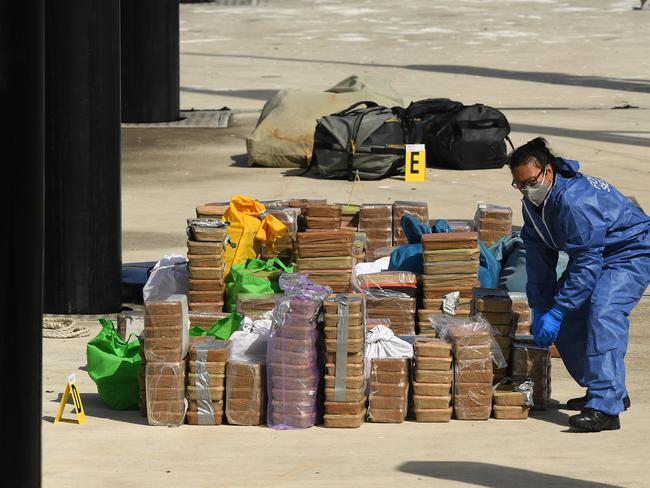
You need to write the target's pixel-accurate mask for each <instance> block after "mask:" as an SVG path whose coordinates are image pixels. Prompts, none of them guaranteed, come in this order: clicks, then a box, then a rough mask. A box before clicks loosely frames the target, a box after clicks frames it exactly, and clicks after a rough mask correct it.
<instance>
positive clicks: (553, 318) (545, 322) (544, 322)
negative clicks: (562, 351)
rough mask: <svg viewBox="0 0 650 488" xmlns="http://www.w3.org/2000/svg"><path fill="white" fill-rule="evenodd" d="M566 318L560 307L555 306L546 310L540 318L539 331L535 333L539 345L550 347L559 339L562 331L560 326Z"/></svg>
mask: <svg viewBox="0 0 650 488" xmlns="http://www.w3.org/2000/svg"><path fill="white" fill-rule="evenodd" d="M563 319H564V312H562V310H560V309H559V308H556V307H553V308H552V309H550V310H549V311H548V312H546V313H545V314H544V315H542V317H541V318H540V320H539V325H538V330H537V333H536V334H535V333H534V334H533V335H534V337H535V343H536V344H537V345H538V346H539V347H549V346H550V345H551V344H553V343H554V342H555V339H557V335H558V334H559V333H560V326H561V325H562V320H563Z"/></svg>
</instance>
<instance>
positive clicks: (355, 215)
mask: <svg viewBox="0 0 650 488" xmlns="http://www.w3.org/2000/svg"><path fill="white" fill-rule="evenodd" d="M359 208H360V207H359V206H358V205H341V229H350V230H353V231H355V232H356V231H357V230H358V229H359Z"/></svg>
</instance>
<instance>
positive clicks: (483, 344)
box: [450, 319, 492, 420]
mask: <svg viewBox="0 0 650 488" xmlns="http://www.w3.org/2000/svg"><path fill="white" fill-rule="evenodd" d="M450 336H451V340H452V346H453V354H454V358H455V364H454V414H455V415H456V418H457V419H458V420H487V419H489V418H490V413H491V412H492V358H491V356H490V351H491V345H492V333H491V330H490V324H488V323H487V322H485V321H484V320H480V319H479V320H473V319H466V320H461V319H457V320H454V321H452V322H451V328H450Z"/></svg>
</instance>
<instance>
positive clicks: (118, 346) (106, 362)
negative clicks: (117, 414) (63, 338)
mask: <svg viewBox="0 0 650 488" xmlns="http://www.w3.org/2000/svg"><path fill="white" fill-rule="evenodd" d="M99 322H100V323H101V324H102V330H101V331H100V333H99V334H97V335H96V336H95V337H94V338H93V339H91V340H90V342H88V345H87V346H86V356H87V361H88V375H89V376H90V378H91V379H92V380H93V381H94V382H95V384H96V385H97V393H99V396H100V398H101V399H102V400H104V401H105V402H106V403H107V404H108V406H109V407H111V408H112V409H114V410H137V409H138V401H139V399H140V385H139V383H138V375H139V374H140V341H139V340H137V339H136V340H134V341H132V342H126V341H125V340H124V339H122V338H121V337H120V336H119V334H118V333H117V330H116V329H115V326H114V324H113V321H112V320H108V319H100V320H99Z"/></svg>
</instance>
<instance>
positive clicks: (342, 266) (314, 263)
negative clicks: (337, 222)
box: [297, 229, 354, 293]
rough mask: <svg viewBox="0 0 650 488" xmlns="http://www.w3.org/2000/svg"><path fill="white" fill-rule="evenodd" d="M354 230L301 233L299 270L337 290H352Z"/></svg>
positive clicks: (299, 236) (339, 291) (343, 291)
mask: <svg viewBox="0 0 650 488" xmlns="http://www.w3.org/2000/svg"><path fill="white" fill-rule="evenodd" d="M353 241H354V232H352V231H349V230H343V229H335V230H330V231H324V230H315V231H310V232H301V233H299V234H298V260H297V261H298V271H299V272H301V273H305V274H308V275H309V279H311V280H312V281H314V282H315V283H319V284H321V285H324V286H329V287H331V288H332V290H334V291H335V292H337V293H347V292H349V291H350V287H351V283H350V280H351V278H352V267H353V264H354V258H353V257H352V256H353Z"/></svg>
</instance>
